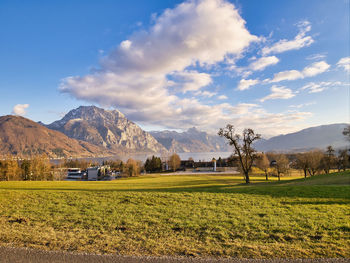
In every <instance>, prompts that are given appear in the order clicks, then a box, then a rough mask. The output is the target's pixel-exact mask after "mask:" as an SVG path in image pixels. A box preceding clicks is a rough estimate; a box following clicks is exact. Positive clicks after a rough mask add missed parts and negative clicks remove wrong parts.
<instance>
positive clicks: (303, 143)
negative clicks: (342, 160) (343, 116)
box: [254, 123, 349, 152]
mask: <svg viewBox="0 0 350 263" xmlns="http://www.w3.org/2000/svg"><path fill="white" fill-rule="evenodd" d="M348 125H349V124H345V123H340V124H330V125H322V126H317V127H311V128H307V129H303V130H301V131H298V132H294V133H289V134H285V135H279V136H275V137H272V138H270V139H268V140H260V141H258V142H257V143H255V145H254V146H255V148H256V149H257V150H259V151H264V152H267V151H305V150H310V149H326V147H327V146H329V145H331V146H333V148H344V147H346V146H347V145H348V143H347V142H346V139H345V136H344V135H343V134H342V132H343V130H344V128H345V127H347V126H348Z"/></svg>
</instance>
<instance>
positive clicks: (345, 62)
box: [337, 57, 350, 73]
mask: <svg viewBox="0 0 350 263" xmlns="http://www.w3.org/2000/svg"><path fill="white" fill-rule="evenodd" d="M337 66H338V67H340V68H343V70H345V71H346V72H348V73H350V57H345V58H341V59H340V60H339V61H338V63H337Z"/></svg>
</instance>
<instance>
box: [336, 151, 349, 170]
mask: <svg viewBox="0 0 350 263" xmlns="http://www.w3.org/2000/svg"><path fill="white" fill-rule="evenodd" d="M336 164H337V168H338V171H339V172H340V170H341V169H343V171H345V170H346V167H348V165H349V154H348V151H347V150H340V151H339V152H338V156H337V158H336Z"/></svg>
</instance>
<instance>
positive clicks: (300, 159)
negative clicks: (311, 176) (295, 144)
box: [296, 153, 309, 178]
mask: <svg viewBox="0 0 350 263" xmlns="http://www.w3.org/2000/svg"><path fill="white" fill-rule="evenodd" d="M296 168H298V169H302V170H303V171H304V177H305V178H306V176H307V172H308V169H309V162H308V158H307V155H306V153H299V154H297V159H296Z"/></svg>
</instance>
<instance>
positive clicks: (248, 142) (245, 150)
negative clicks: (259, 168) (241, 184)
mask: <svg viewBox="0 0 350 263" xmlns="http://www.w3.org/2000/svg"><path fill="white" fill-rule="evenodd" d="M218 135H219V136H220V137H224V138H226V139H227V140H228V141H229V144H230V145H232V146H233V147H234V153H235V154H236V155H238V159H239V164H240V168H241V170H242V172H243V175H244V178H245V182H246V183H247V184H249V182H250V181H249V172H250V170H251V168H252V165H253V162H254V160H255V159H256V158H257V154H256V151H255V149H254V148H253V146H252V144H253V142H254V141H256V140H259V139H260V138H261V135H260V134H255V132H254V131H253V130H252V129H244V131H243V134H242V136H240V135H239V134H235V129H234V127H233V125H231V124H227V125H226V127H225V128H220V130H219V132H218Z"/></svg>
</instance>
